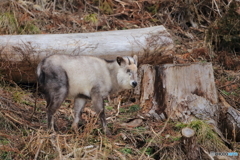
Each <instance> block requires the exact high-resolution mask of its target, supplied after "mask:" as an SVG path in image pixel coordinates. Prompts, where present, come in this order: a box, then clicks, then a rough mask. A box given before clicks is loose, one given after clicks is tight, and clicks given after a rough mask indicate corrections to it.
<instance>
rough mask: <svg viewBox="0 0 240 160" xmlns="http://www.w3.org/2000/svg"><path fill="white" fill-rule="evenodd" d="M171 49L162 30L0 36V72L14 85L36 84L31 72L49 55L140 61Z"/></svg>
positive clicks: (168, 40)
mask: <svg viewBox="0 0 240 160" xmlns="http://www.w3.org/2000/svg"><path fill="white" fill-rule="evenodd" d="M172 48H173V40H172V39H171V37H170V34H169V33H168V32H167V30H166V29H165V28H164V27H163V26H155V27H149V28H141V29H131V30H121V31H107V32H94V33H77V34H42V35H3V36H0V66H1V69H0V71H1V73H2V75H6V77H7V78H9V79H13V80H14V81H17V82H35V73H34V72H32V71H34V70H35V68H36V64H37V63H38V62H39V61H40V60H41V59H43V58H44V57H46V56H47V55H51V54H71V55H89V56H97V57H101V58H105V59H113V58H115V57H117V56H126V55H133V54H136V55H138V56H139V57H140V58H141V56H143V55H144V54H146V53H147V54H148V55H149V56H151V54H160V55H165V54H167V53H168V51H169V50H170V49H172ZM25 64H27V65H25ZM13 66H14V67H13ZM30 66H32V67H33V69H29V67H30Z"/></svg>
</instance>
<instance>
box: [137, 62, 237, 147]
mask: <svg viewBox="0 0 240 160" xmlns="http://www.w3.org/2000/svg"><path fill="white" fill-rule="evenodd" d="M138 83H139V85H138V86H137V88H136V89H135V94H139V95H140V106H141V108H142V112H143V113H145V114H147V115H149V116H152V117H154V118H155V119H157V120H164V119H166V118H168V117H170V118H171V119H172V120H175V121H181V122H189V121H191V120H192V119H195V118H198V119H201V120H206V121H208V122H211V124H212V125H213V129H214V130H215V131H216V132H217V133H218V135H219V136H220V137H222V139H223V140H224V141H225V142H226V143H228V142H227V140H226V139H225V138H224V136H223V134H222V133H221V131H222V132H223V133H226V134H225V135H227V137H228V138H230V139H232V140H234V141H240V118H239V117H240V112H239V111H238V110H236V109H234V108H233V107H231V106H230V105H227V104H226V102H224V100H222V98H221V96H220V100H221V102H222V104H220V103H219V101H218V94H217V90H216V87H215V82H214V75H213V68H212V64H211V63H193V64H163V65H157V66H152V65H142V66H140V67H139V82H138ZM218 122H219V123H218ZM219 126H220V127H219ZM218 128H220V129H221V131H220V130H219V129H218Z"/></svg>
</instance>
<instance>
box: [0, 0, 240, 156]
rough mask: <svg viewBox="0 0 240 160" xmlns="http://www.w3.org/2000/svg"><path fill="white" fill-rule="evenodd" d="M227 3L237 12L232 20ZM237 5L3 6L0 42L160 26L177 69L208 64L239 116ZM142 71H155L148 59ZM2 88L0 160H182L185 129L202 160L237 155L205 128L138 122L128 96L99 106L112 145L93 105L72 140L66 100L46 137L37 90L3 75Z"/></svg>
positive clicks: (144, 1) (107, 2)
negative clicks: (31, 36) (17, 37)
mask: <svg viewBox="0 0 240 160" xmlns="http://www.w3.org/2000/svg"><path fill="white" fill-rule="evenodd" d="M231 3H234V6H235V7H232V10H233V11H232V12H233V13H232V12H231V14H230V11H229V10H230V8H231ZM239 3H240V2H237V1H236V2H235V1H223V0H220V1H215V0H210V1H194V3H193V2H191V1H189V2H188V3H187V2H185V1H181V0H177V1H175V0H168V1H166V0H160V1H158V0H141V1H133V0H122V1H120V0H85V1H77V0H72V1H61V0H58V1H47V0H38V1H33V0H32V1H31V0H28V1H27V0H26V1H22V0H19V1H14V0H13V1H2V2H0V34H1V35H5V34H49V33H51V34H60V33H86V32H97V31H109V30H124V29H134V28H144V27H150V26H156V25H164V26H165V27H166V28H167V29H168V31H169V33H170V34H171V35H172V38H173V39H174V42H175V48H174V50H173V56H174V58H175V59H176V61H177V63H192V62H212V64H213V69H214V75H215V82H216V87H217V90H218V93H219V94H221V95H222V96H223V97H224V98H225V100H226V102H227V103H229V104H230V105H231V106H232V107H234V108H235V109H237V110H240V46H239V44H237V43H236V42H235V41H234V39H236V37H234V35H237V36H238V37H237V40H238V38H239V35H240V32H239V28H240V27H237V26H240V22H239V21H240V4H239ZM229 15H230V16H231V17H234V16H236V19H235V20H231V21H230V20H229V21H228V22H227V24H228V25H227V26H231V22H232V21H233V22H234V25H233V26H232V28H231V29H230V30H231V32H233V31H234V30H237V29H238V30H237V31H235V33H236V34H232V33H231V34H230V31H229V30H228V29H226V28H227V27H226V24H225V25H224V23H225V22H223V20H224V17H227V16H229ZM228 19H229V18H228ZM220 22H221V23H220ZM224 27H225V28H224ZM236 28H237V29H236ZM217 31H219V32H217ZM224 31H225V32H227V33H226V35H228V41H224V40H222V41H221V38H222V37H225V39H226V35H222V33H224ZM231 36H232V37H231ZM231 38H232V39H231ZM223 39H224V38H223ZM228 42H231V43H228ZM235 43H236V45H234V44H235ZM230 44H231V45H230ZM224 45H225V46H224ZM224 47H225V48H226V49H224ZM228 47H230V48H228ZM0 53H1V50H0ZM157 54H159V56H160V55H161V53H157ZM144 63H148V64H153V65H156V64H157V62H156V61H154V60H153V59H152V58H151V57H150V58H146V59H145V60H142V61H141V63H140V65H141V64H144ZM0 80H1V83H0V159H3V160H10V159H139V160H141V159H164V160H165V159H166V160H168V159H169V160H170V159H176V160H180V159H187V158H186V153H185V152H184V150H182V146H181V145H182V143H181V138H182V136H181V134H180V130H181V129H182V128H184V127H186V126H189V127H191V128H193V129H194V130H195V131H196V132H197V140H198V144H199V146H200V151H199V152H200V153H201V154H200V155H201V157H200V158H199V159H210V158H209V155H208V154H207V153H209V152H211V151H215V152H217V151H218V152H223V151H225V152H226V151H235V152H238V154H240V143H239V142H234V141H233V140H229V142H230V143H231V147H230V148H231V149H230V148H229V146H226V145H225V143H224V141H223V140H222V139H221V138H220V137H218V136H217V134H216V133H215V132H214V131H213V130H212V129H211V126H209V125H208V124H207V123H205V122H204V121H200V120H196V121H193V122H191V123H190V124H184V123H180V122H174V121H171V120H169V119H168V120H167V121H165V122H158V121H156V120H154V119H152V118H151V117H149V116H147V115H146V114H143V113H142V111H141V108H140V105H139V100H138V97H137V96H136V95H132V94H131V92H124V93H122V94H121V95H122V96H121V97H119V96H116V95H113V96H112V97H111V101H108V100H105V101H104V104H105V108H106V115H107V117H108V118H107V121H108V126H109V128H110V129H111V132H112V136H111V137H106V136H105V135H104V134H103V133H102V131H101V127H100V124H99V122H98V120H97V118H96V115H95V113H94V112H93V111H92V110H91V103H90V102H88V103H87V106H88V107H86V109H85V112H84V115H83V118H84V119H85V120H86V121H87V123H86V124H85V125H84V126H82V127H81V128H80V129H79V133H78V134H76V133H75V132H74V131H73V130H72V129H71V122H72V121H73V112H72V107H73V103H72V100H71V99H67V100H66V101H65V102H64V103H63V105H62V106H61V108H60V109H59V111H58V112H57V113H56V115H55V120H56V126H57V132H48V131H47V129H46V107H45V106H46V102H45V101H44V99H43V98H42V96H41V95H40V94H38V95H37V96H35V92H36V90H35V89H34V88H35V85H33V86H29V85H26V84H17V83H15V82H13V81H11V80H9V79H6V78H5V76H4V75H0ZM129 97H130V98H129ZM34 108H35V111H34ZM232 158H235V159H237V158H239V157H232Z"/></svg>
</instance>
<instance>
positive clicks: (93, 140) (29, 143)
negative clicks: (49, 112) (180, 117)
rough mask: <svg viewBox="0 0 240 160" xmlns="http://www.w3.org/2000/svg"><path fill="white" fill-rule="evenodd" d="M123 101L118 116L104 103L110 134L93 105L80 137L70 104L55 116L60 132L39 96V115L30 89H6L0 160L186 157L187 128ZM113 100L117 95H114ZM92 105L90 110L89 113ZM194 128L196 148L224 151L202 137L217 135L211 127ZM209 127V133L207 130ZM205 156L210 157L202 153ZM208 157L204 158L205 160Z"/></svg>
mask: <svg viewBox="0 0 240 160" xmlns="http://www.w3.org/2000/svg"><path fill="white" fill-rule="evenodd" d="M122 95H125V96H126V98H124V97H123V98H122V103H121V104H122V105H120V110H119V115H117V113H118V111H117V107H116V104H112V103H111V104H110V103H109V102H108V101H106V100H105V107H106V114H107V117H108V126H109V127H110V129H111V131H112V134H113V135H112V136H110V137H106V136H105V135H104V134H103V133H102V131H101V127H100V124H99V123H98V120H97V118H96V116H95V114H94V112H93V111H91V110H90V109H91V103H88V104H87V106H88V108H87V109H86V110H85V113H84V116H83V118H84V119H85V120H86V121H87V123H86V124H85V126H82V127H80V129H79V133H78V134H76V133H75V132H74V131H73V130H72V129H71V127H70V126H71V123H72V121H73V116H72V103H71V101H69V100H66V101H65V102H64V103H63V105H62V107H61V109H60V110H59V111H58V112H57V113H56V115H55V120H56V125H57V127H58V131H57V132H48V131H47V129H46V111H45V110H46V109H45V105H46V103H45V101H44V100H43V99H42V98H41V96H40V97H38V101H37V108H36V111H35V114H34V115H32V113H33V108H34V101H35V99H34V97H33V94H32V93H30V90H28V91H26V90H23V89H21V88H19V87H17V86H14V87H12V86H9V85H6V83H5V86H2V87H1V90H0V148H1V151H0V158H1V159H4V160H7V159H149V160H150V159H161V158H162V159H186V154H185V153H184V151H182V149H181V144H182V143H181V134H180V130H181V128H182V127H184V126H185V125H184V124H181V125H179V124H177V123H176V122H172V121H170V120H169V119H168V120H167V121H166V122H155V121H154V120H153V119H151V118H149V117H146V116H145V115H144V114H142V113H141V110H139V109H140V108H139V106H138V104H137V103H132V102H129V101H125V100H124V99H128V98H127V97H129V95H128V94H126V93H125V94H122ZM112 98H113V99H114V97H112ZM89 107H90V109H89ZM139 117H142V118H143V122H142V123H141V124H138V126H137V127H134V128H132V127H128V126H123V125H122V124H123V123H128V122H130V121H132V120H134V119H139ZM191 127H193V128H194V129H196V132H197V133H198V135H199V136H197V137H199V138H197V139H199V142H198V144H199V145H200V146H202V147H203V148H205V150H206V151H212V150H213V151H224V150H226V146H224V145H220V146H221V147H218V145H216V144H217V143H216V142H218V143H219V144H223V142H222V140H221V139H220V138H219V137H218V136H215V137H214V139H212V138H211V137H210V139H211V140H210V139H209V138H206V137H205V136H204V135H206V134H208V135H209V134H210V133H211V134H213V135H216V134H215V133H214V132H212V131H211V128H209V127H210V126H207V125H205V124H204V122H201V121H198V122H196V123H195V124H193V125H192V126H191ZM206 129H207V130H208V132H206ZM201 154H202V156H203V157H204V156H206V155H205V154H204V152H201ZM203 159H204V158H203Z"/></svg>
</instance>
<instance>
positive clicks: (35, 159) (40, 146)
mask: <svg viewBox="0 0 240 160" xmlns="http://www.w3.org/2000/svg"><path fill="white" fill-rule="evenodd" d="M43 141H44V139H41V140H40V143H39V146H38V150H37V152H36V154H35V156H34V160H37V158H38V155H39V151H40V149H41V148H42V144H43Z"/></svg>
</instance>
